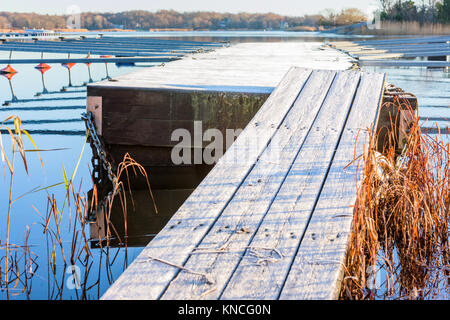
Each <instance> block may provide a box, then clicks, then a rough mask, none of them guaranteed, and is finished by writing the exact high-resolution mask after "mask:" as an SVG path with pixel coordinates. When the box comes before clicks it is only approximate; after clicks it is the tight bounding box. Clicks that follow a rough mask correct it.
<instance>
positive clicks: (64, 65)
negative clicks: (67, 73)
mask: <svg viewBox="0 0 450 320" xmlns="http://www.w3.org/2000/svg"><path fill="white" fill-rule="evenodd" d="M61 65H62V66H63V67H64V68H67V69H69V70H70V69H72V68H73V67H74V66H75V65H76V63H74V62H67V63H62V64H61Z"/></svg>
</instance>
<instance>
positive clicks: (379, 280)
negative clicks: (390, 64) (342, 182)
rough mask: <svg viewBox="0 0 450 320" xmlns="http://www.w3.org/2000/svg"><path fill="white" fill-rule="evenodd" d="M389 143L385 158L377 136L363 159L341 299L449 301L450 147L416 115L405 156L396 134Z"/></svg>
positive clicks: (384, 152) (384, 151)
mask: <svg viewBox="0 0 450 320" xmlns="http://www.w3.org/2000/svg"><path fill="white" fill-rule="evenodd" d="M394 103H397V104H400V102H399V101H394ZM402 103H403V102H402ZM389 140H390V141H391V142H392V143H391V144H389V145H390V146H389V145H388V146H387V147H386V148H385V149H384V150H383V153H380V152H378V150H377V135H376V134H372V136H371V140H370V144H369V146H368V148H366V150H365V151H364V154H363V155H362V157H361V158H360V159H359V161H361V162H362V164H363V165H362V166H360V168H361V172H360V177H361V181H360V183H359V188H358V191H357V192H358V200H357V203H356V205H355V210H354V218H353V230H352V232H353V233H352V237H351V240H350V243H349V248H348V253H347V259H346V272H345V276H344V279H343V282H342V290H341V298H342V299H358V300H360V299H433V298H435V299H436V298H437V299H439V298H443V297H446V298H449V297H450V295H449V294H450V292H449V285H450V283H449V279H450V278H449V275H450V274H449V271H450V259H449V240H448V239H449V229H448V227H449V225H448V223H449V211H450V209H449V206H450V145H449V143H444V142H443V139H442V136H441V135H440V134H438V135H436V136H431V135H428V134H424V133H422V132H421V129H420V124H419V119H418V118H417V117H414V119H413V121H412V123H411V127H410V129H409V136H408V139H407V143H406V145H405V147H404V149H403V151H402V152H401V154H400V155H399V154H398V152H396V146H395V143H394V142H395V141H397V137H396V134H395V133H394V132H390V133H389Z"/></svg>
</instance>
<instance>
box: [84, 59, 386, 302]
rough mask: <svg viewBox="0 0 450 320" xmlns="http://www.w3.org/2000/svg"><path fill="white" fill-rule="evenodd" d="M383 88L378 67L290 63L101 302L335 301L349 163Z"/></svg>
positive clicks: (347, 226) (352, 194) (348, 207)
mask: <svg viewBox="0 0 450 320" xmlns="http://www.w3.org/2000/svg"><path fill="white" fill-rule="evenodd" d="M384 85H385V75H384V74H376V73H363V72H359V71H328V70H311V69H305V68H297V67H295V68H291V69H290V70H289V71H288V73H287V74H286V75H285V76H284V78H283V79H282V80H281V82H280V83H279V84H278V86H277V87H276V89H275V90H274V91H273V92H272V93H271V95H270V96H269V97H268V98H267V100H266V101H265V102H264V104H262V106H261V107H259V108H257V109H258V110H257V112H256V110H255V113H254V115H252V117H251V120H250V121H249V122H248V124H247V125H246V126H245V129H244V131H243V132H242V133H241V134H240V135H239V137H238V138H237V140H236V141H235V142H234V143H233V144H232V145H231V147H230V148H229V149H228V150H227V152H226V153H225V154H224V156H223V157H222V158H221V159H220V160H219V162H218V163H217V164H216V165H215V166H214V167H213V168H212V170H211V171H210V172H209V173H208V174H207V176H206V178H205V179H204V180H203V181H202V182H201V183H200V185H199V186H198V187H197V188H196V189H195V191H194V192H193V193H192V194H191V195H190V196H189V198H188V199H187V200H186V201H185V202H184V204H183V205H182V206H181V207H180V208H179V210H178V211H177V212H176V213H175V214H174V216H173V217H172V218H171V219H170V221H169V222H168V223H167V225H166V226H165V227H164V228H163V229H162V231H161V232H160V233H159V234H158V235H157V236H156V237H155V238H154V239H153V240H152V241H151V242H150V243H149V244H148V246H147V247H146V248H144V250H143V251H142V253H141V254H140V255H139V256H138V257H137V258H136V259H135V261H134V262H133V263H132V264H131V265H130V266H129V267H128V268H127V270H125V272H124V273H123V274H122V275H121V276H120V277H119V279H117V281H116V282H115V283H114V284H113V285H112V286H111V288H110V289H109V290H108V291H107V292H106V293H105V295H104V296H103V299H334V298H336V297H337V295H338V293H339V290H340V282H341V278H342V274H343V262H344V259H345V255H346V249H347V244H348V240H349V236H350V232H351V224H352V218H353V208H352V205H353V204H354V203H355V200H356V181H357V176H356V168H355V166H353V165H350V166H349V164H350V163H351V161H352V160H353V159H354V157H355V155H356V156H358V155H359V154H361V153H362V152H363V148H364V144H365V143H367V141H368V140H367V138H368V136H367V132H368V129H372V128H375V126H376V123H377V119H378V116H379V110H380V104H381V101H382V96H383V90H384ZM92 90H101V88H98V89H95V88H93V89H92ZM140 97H141V96H134V95H132V96H130V97H129V98H130V99H135V100H134V101H136V105H137V106H139V103H138V102H139V101H137V100H136V99H140ZM169 98H170V95H169V97H167V96H166V97H164V96H161V99H169ZM112 99H114V98H112ZM154 103H156V104H157V103H158V101H155V102H154ZM118 105H120V103H118ZM139 109H140V108H139V107H135V108H132V109H130V110H132V112H139ZM130 110H126V111H130ZM175 110H176V109H175ZM157 111H158V112H161V111H164V112H167V110H157ZM108 112H109V111H108ZM111 112H119V113H120V112H125V111H121V110H116V111H111ZM155 112H156V110H155ZM175 114H176V113H175ZM166 116H167V115H166ZM102 121H108V117H107V116H105V115H104V116H103V120H102ZM173 121H178V120H177V119H175V118H174V119H173ZM153 124H154V122H153V123H152V125H153ZM103 125H104V124H103ZM117 125H118V126H119V125H122V126H124V127H127V128H128V127H129V126H127V117H126V116H125V115H124V120H123V122H122V123H117ZM146 125H150V123H149V124H146ZM171 128H172V129H173V127H170V125H169V126H167V125H166V127H164V128H163V127H161V130H170V129H171ZM118 130H119V129H118ZM118 133H119V131H117V134H116V133H115V136H116V139H120V135H119V134H118ZM108 134H109V133H107V132H106V131H103V135H104V136H105V137H106V136H108ZM127 134H128V133H126V132H125V130H123V135H127ZM154 134H156V132H155V133H154ZM110 138H111V137H110ZM151 138H153V137H150V136H148V137H146V138H144V140H145V139H151ZM256 140H258V142H257V143H256ZM118 141H119V140H118ZM140 142H142V141H140ZM167 147H170V145H168V146H167Z"/></svg>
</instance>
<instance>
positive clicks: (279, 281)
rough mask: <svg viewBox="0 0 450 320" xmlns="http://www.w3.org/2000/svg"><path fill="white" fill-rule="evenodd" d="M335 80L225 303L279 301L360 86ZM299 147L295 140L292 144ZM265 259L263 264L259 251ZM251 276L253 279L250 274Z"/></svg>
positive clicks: (354, 79) (350, 79)
mask: <svg viewBox="0 0 450 320" xmlns="http://www.w3.org/2000/svg"><path fill="white" fill-rule="evenodd" d="M359 78H360V74H359V72H341V73H339V74H338V76H337V77H336V79H335V81H334V83H333V85H332V87H331V88H330V90H329V93H328V96H327V98H326V99H325V101H324V102H323V106H322V108H321V110H320V113H319V115H318V117H317V119H316V120H315V122H314V125H313V128H312V130H311V131H310V132H309V134H308V136H307V138H306V140H305V143H304V144H303V145H302V146H301V150H300V152H299V153H298V155H297V156H296V158H295V161H294V162H293V164H292V166H291V168H290V169H289V172H288V175H287V178H286V180H285V181H284V182H283V185H282V186H281V189H280V191H279V192H278V194H277V196H276V198H275V199H274V201H273V202H272V203H271V206H270V208H269V210H268V212H267V214H266V215H265V217H264V219H263V221H262V223H261V226H260V227H259V229H258V231H257V233H256V235H255V237H254V238H253V240H252V241H251V243H250V244H248V247H249V248H251V249H247V250H246V251H245V255H244V257H243V258H242V261H240V263H239V266H238V267H237V269H236V271H235V272H234V274H233V277H232V278H231V280H230V281H229V283H228V285H227V287H226V289H225V291H224V292H223V294H222V295H221V298H222V299H255V300H259V299H277V298H278V296H279V294H280V290H281V287H282V286H283V283H284V281H285V279H286V277H287V273H288V271H289V267H290V265H291V263H292V260H293V259H294V256H295V253H296V248H297V247H298V245H299V242H300V241H301V239H302V237H303V234H304V232H305V229H306V225H307V223H308V220H309V217H310V216H311V214H312V211H313V209H314V204H315V202H316V199H317V197H318V195H319V193H320V188H321V185H322V183H323V180H324V178H325V175H326V173H327V170H328V167H329V163H330V161H331V158H332V156H333V153H334V150H335V149H336V145H337V142H338V139H339V136H340V133H341V131H342V130H343V127H344V123H345V120H346V118H347V114H348V111H349V110H350V107H351V105H352V101H353V97H354V95H355V92H356V90H357V86H358V83H359ZM293 143H296V142H293ZM257 248H265V249H259V252H260V253H262V254H263V256H266V257H267V261H264V260H261V258H260V257H258V256H257V255H255V252H254V251H255V250H258V249H257ZM249 275H251V276H249Z"/></svg>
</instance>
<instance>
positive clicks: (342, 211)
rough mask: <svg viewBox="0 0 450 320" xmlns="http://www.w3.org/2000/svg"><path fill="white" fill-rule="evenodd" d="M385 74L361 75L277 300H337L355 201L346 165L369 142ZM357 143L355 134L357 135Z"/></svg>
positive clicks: (352, 173)
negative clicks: (334, 151)
mask: <svg viewBox="0 0 450 320" xmlns="http://www.w3.org/2000/svg"><path fill="white" fill-rule="evenodd" d="M383 87H384V75H380V74H366V73H364V74H362V76H361V84H360V88H359V90H358V93H357V95H356V97H355V101H354V103H353V106H352V109H351V112H350V115H349V118H348V120H347V124H346V126H345V129H344V131H343V134H342V137H341V139H340V142H339V145H338V149H337V151H336V154H335V156H334V158H333V163H332V166H331V168H330V171H329V173H328V176H327V178H326V181H325V184H324V186H323V189H322V191H321V193H320V198H319V201H318V203H317V205H316V208H315V210H314V213H313V215H312V218H311V221H310V222H309V225H308V227H307V229H306V233H305V235H304V237H303V239H302V241H301V243H300V246H299V249H298V253H297V254H296V257H295V260H294V261H293V264H292V267H291V269H290V271H289V275H288V277H287V279H286V281H285V284H284V287H283V289H282V292H281V295H280V298H281V299H335V298H337V296H338V294H339V290H340V283H341V279H342V275H343V269H344V267H343V265H344V261H345V255H346V252H347V246H348V241H349V237H350V233H351V224H352V220H353V207H352V205H353V204H354V203H355V200H356V180H357V176H356V175H357V172H356V166H353V165H351V166H349V167H348V168H346V169H345V167H346V166H347V165H348V164H349V163H350V162H351V161H352V160H353V156H354V152H355V153H356V155H357V156H358V155H359V154H361V153H362V152H363V148H364V144H365V143H367V141H366V138H367V132H366V131H364V130H362V131H361V132H359V130H360V128H373V126H374V124H375V122H376V118H377V114H378V113H377V110H378V107H379V105H380V103H381V99H382V92H383ZM358 132H359V136H358V140H357V143H356V144H355V137H356V136H357V135H358Z"/></svg>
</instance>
